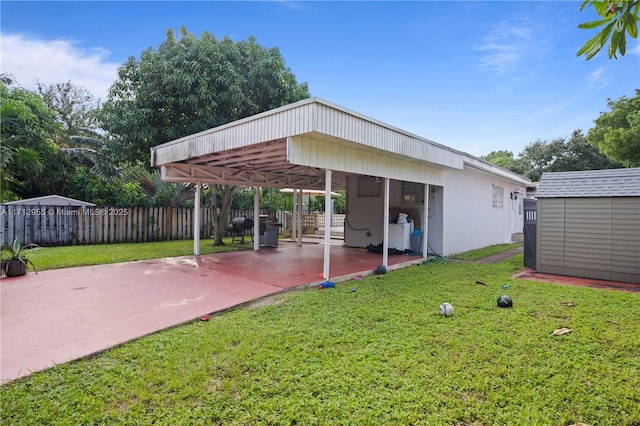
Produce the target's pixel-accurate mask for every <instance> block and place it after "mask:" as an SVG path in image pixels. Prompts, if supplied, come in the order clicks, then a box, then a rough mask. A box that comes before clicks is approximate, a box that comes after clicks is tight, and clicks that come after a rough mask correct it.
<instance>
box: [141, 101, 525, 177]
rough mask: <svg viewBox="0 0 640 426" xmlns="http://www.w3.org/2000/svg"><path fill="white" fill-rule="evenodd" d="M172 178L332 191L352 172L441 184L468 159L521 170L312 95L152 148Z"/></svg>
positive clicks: (153, 156) (153, 158)
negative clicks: (329, 175)
mask: <svg viewBox="0 0 640 426" xmlns="http://www.w3.org/2000/svg"><path fill="white" fill-rule="evenodd" d="M151 163H152V166H156V167H162V176H163V179H164V180H167V181H177V182H202V183H223V184H236V185H246V186H272V187H280V188H282V187H293V188H308V189H324V178H325V173H324V170H325V169H331V170H332V171H333V173H332V184H331V187H332V188H334V189H342V188H344V185H345V181H346V179H345V177H346V176H348V175H356V174H357V175H369V176H380V177H388V178H391V179H398V180H404V181H412V182H419V183H429V184H434V185H443V184H444V178H443V170H445V169H447V168H449V169H462V168H463V167H464V164H469V165H472V166H473V167H479V168H481V169H484V171H486V172H489V173H493V174H498V175H502V176H503V177H505V174H506V175H507V177H510V178H512V179H514V180H516V181H526V180H523V178H521V177H520V176H518V175H516V174H513V173H511V172H509V171H506V170H504V169H500V170H498V169H497V168H496V167H495V166H492V165H489V164H488V163H486V162H484V161H482V160H479V159H477V158H475V157H473V156H470V155H468V154H465V153H463V152H460V151H456V150H454V149H452V148H448V147H446V146H444V145H441V144H438V143H436V142H433V141H431V140H429V139H425V138H422V137H420V136H416V135H414V134H411V133H409V132H406V131H404V130H401V129H398V128H396V127H392V126H389V125H387V124H384V123H382V122H380V121H377V120H374V119H372V118H369V117H366V116H364V115H362V114H359V113H357V112H354V111H351V110H348V109H346V108H343V107H340V106H338V105H335V104H332V103H330V102H327V101H325V100H322V99H319V98H309V99H305V100H302V101H299V102H296V103H293V104H289V105H285V106H283V107H280V108H276V109H274V110H270V111H266V112H264V113H261V114H257V115H254V116H251V117H247V118H244V119H242V120H238V121H234V122H232V123H228V124H225V125H223V126H219V127H216V128H213V129H209V130H206V131H203V132H200V133H196V134H193V135H190V136H186V137H183V138H180V139H177V140H174V141H171V142H167V143H165V144H163V145H159V146H156V147H153V148H151Z"/></svg>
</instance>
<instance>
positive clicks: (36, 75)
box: [0, 33, 121, 101]
mask: <svg viewBox="0 0 640 426" xmlns="http://www.w3.org/2000/svg"><path fill="white" fill-rule="evenodd" d="M0 51H1V52H2V62H1V64H0V70H1V71H2V73H7V74H11V75H13V76H14V77H15V78H16V80H17V82H18V84H20V85H21V86H22V87H25V88H27V89H33V88H35V81H36V79H37V80H39V81H40V82H42V83H44V84H53V83H60V82H66V81H69V80H71V82H72V83H74V84H76V85H79V86H83V87H84V88H86V89H87V90H89V91H90V92H91V93H92V94H93V95H94V96H95V97H96V99H101V100H103V101H104V100H105V99H106V97H107V92H108V89H109V87H110V86H111V84H112V83H113V82H114V81H115V80H116V76H117V68H118V66H119V65H121V64H117V63H114V62H108V61H107V57H108V56H109V52H108V51H107V50H105V49H102V48H92V49H89V50H86V49H82V48H81V47H80V43H78V42H75V41H73V40H62V39H60V40H37V39H30V38H27V37H26V36H24V35H22V34H4V33H3V34H0Z"/></svg>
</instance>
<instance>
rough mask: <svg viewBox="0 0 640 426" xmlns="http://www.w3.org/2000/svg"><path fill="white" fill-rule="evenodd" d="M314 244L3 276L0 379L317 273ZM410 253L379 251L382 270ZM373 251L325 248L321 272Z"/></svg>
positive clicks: (368, 259) (358, 262)
mask: <svg viewBox="0 0 640 426" xmlns="http://www.w3.org/2000/svg"><path fill="white" fill-rule="evenodd" d="M323 250H324V246H323V245H322V244H303V245H302V247H298V246H296V245H295V244H292V243H282V244H280V246H279V247H278V248H262V249H261V250H259V251H242V252H232V253H221V254H214V255H203V256H198V257H194V256H185V257H179V258H167V259H158V260H149V261H139V262H128V263H117V264H111V265H100V266H87V267H82V268H70V269H58V270H50V271H43V272H40V273H38V274H37V275H36V274H33V273H30V274H29V275H27V276H24V277H18V278H3V279H2V284H1V286H0V287H1V296H2V299H1V306H2V312H1V320H2V325H1V332H2V334H1V336H0V338H1V339H0V344H1V348H0V353H1V358H0V361H1V364H0V378H1V380H2V384H4V383H8V382H10V381H12V380H15V379H17V378H19V377H23V376H27V375H29V374H31V373H32V372H36V371H41V370H45V369H47V368H50V367H52V366H54V365H56V364H60V363H64V362H67V361H70V360H73V359H77V358H81V357H83V356H87V355H90V354H93V353H96V352H100V351H103V350H105V349H108V348H111V347H113V346H115V345H118V344H121V343H123V342H126V341H129V340H132V339H135V338H138V337H141V336H144V335H147V334H150V333H153V332H156V331H158V330H162V329H165V328H168V327H171V326H174V325H177V324H181V323H185V322H188V321H191V320H194V319H197V318H199V317H201V316H202V315H205V314H209V313H213V312H219V311H222V310H225V309H229V308H231V307H234V306H237V305H240V304H244V303H247V302H250V301H252V300H254V299H257V298H260V297H264V296H268V295H271V294H275V293H279V292H281V291H284V290H286V289H291V288H296V287H300V286H308V285H317V284H319V283H321V282H322V281H324V280H322V279H321V278H320V277H319V274H320V273H321V272H322V269H323V260H322V259H323ZM419 261H421V258H420V257H415V256H407V255H398V256H389V269H393V268H394V267H396V268H397V267H400V266H403V265H406V264H407V263H408V262H409V263H411V262H414V263H415V262H419ZM381 263H382V256H381V255H378V254H374V253H369V252H368V251H367V250H366V249H355V248H346V247H343V246H332V247H331V277H330V279H331V281H335V282H339V281H344V280H347V279H351V278H352V277H353V275H355V274H363V275H364V274H370V273H372V271H373V270H374V269H375V268H376V266H378V265H379V264H381Z"/></svg>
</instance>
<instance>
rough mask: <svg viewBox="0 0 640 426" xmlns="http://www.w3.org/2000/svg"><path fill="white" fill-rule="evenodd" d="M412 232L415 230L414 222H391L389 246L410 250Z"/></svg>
mask: <svg viewBox="0 0 640 426" xmlns="http://www.w3.org/2000/svg"><path fill="white" fill-rule="evenodd" d="M412 232H413V222H411V223H390V224H389V248H394V249H398V250H410V249H411V233H412Z"/></svg>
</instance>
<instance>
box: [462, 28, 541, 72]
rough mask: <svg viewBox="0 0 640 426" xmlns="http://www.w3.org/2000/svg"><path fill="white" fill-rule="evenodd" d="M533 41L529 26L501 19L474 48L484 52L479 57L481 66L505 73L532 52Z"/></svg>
mask: <svg viewBox="0 0 640 426" xmlns="http://www.w3.org/2000/svg"><path fill="white" fill-rule="evenodd" d="M533 42H534V41H533V40H532V35H531V29H530V28H526V27H523V26H522V24H519V25H515V24H511V23H509V22H506V21H502V22H500V23H499V24H498V25H496V26H495V27H494V28H493V29H492V30H491V31H490V32H489V33H488V34H487V35H486V36H484V37H483V38H482V44H480V45H479V46H476V47H475V50H479V51H482V52H486V53H485V54H484V55H482V56H480V58H479V61H480V65H481V66H482V67H485V68H489V69H491V70H492V71H495V72H497V73H499V74H505V73H506V72H508V71H511V70H512V69H513V68H515V67H516V66H517V64H518V63H519V62H520V60H521V59H522V58H524V57H526V56H528V55H530V54H531V53H532V47H533Z"/></svg>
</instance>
